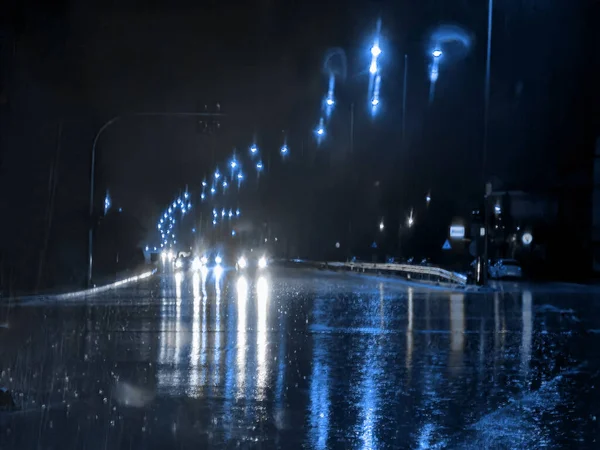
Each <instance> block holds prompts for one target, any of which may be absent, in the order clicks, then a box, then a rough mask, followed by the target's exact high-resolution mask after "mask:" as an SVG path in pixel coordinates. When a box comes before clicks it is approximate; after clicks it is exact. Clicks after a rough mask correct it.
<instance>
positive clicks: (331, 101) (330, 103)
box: [325, 97, 335, 106]
mask: <svg viewBox="0 0 600 450" xmlns="http://www.w3.org/2000/svg"><path fill="white" fill-rule="evenodd" d="M325 103H326V104H327V106H333V104H334V103H335V102H334V101H333V99H332V98H331V97H328V98H327V100H325Z"/></svg>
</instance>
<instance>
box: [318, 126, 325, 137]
mask: <svg viewBox="0 0 600 450" xmlns="http://www.w3.org/2000/svg"><path fill="white" fill-rule="evenodd" d="M317 134H318V135H319V136H323V135H324V134H325V129H324V128H323V127H319V128H317Z"/></svg>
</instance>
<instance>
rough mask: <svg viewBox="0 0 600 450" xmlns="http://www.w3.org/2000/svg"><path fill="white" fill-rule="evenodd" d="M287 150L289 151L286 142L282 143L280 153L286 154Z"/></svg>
mask: <svg viewBox="0 0 600 450" xmlns="http://www.w3.org/2000/svg"><path fill="white" fill-rule="evenodd" d="M288 151H289V149H288V146H287V145H286V144H283V145H282V146H281V154H282V155H286V154H287V153H288Z"/></svg>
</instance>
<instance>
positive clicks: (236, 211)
mask: <svg viewBox="0 0 600 450" xmlns="http://www.w3.org/2000/svg"><path fill="white" fill-rule="evenodd" d="M235 215H236V216H239V215H240V208H238V209H236V210H235Z"/></svg>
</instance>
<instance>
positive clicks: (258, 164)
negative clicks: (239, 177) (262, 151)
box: [256, 161, 263, 172]
mask: <svg viewBox="0 0 600 450" xmlns="http://www.w3.org/2000/svg"><path fill="white" fill-rule="evenodd" d="M262 169H263V163H262V162H261V161H259V162H257V163H256V170H258V171H259V172H260V171H261V170H262Z"/></svg>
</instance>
